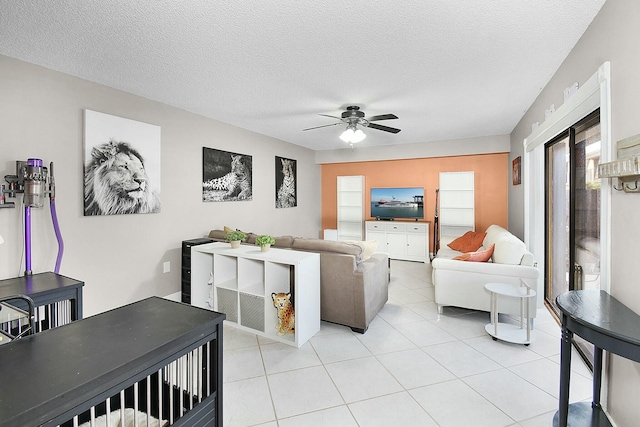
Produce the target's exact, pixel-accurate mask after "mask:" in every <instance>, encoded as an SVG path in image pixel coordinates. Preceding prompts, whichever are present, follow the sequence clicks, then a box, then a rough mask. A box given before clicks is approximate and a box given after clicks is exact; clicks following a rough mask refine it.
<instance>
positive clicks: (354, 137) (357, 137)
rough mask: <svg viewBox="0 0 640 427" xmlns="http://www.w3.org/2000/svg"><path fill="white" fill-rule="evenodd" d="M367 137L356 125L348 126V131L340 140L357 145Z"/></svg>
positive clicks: (343, 133)
mask: <svg viewBox="0 0 640 427" xmlns="http://www.w3.org/2000/svg"><path fill="white" fill-rule="evenodd" d="M366 137H367V135H365V133H364V132H363V131H362V129H357V128H356V126H355V125H349V126H347V129H346V130H345V131H344V132H342V135H340V139H341V140H343V141H344V142H346V143H348V144H355V143H357V142H360V141H362V140H363V139H365V138H366Z"/></svg>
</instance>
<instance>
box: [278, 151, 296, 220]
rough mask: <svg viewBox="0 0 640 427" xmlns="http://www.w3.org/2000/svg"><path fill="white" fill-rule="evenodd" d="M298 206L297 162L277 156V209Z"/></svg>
mask: <svg viewBox="0 0 640 427" xmlns="http://www.w3.org/2000/svg"><path fill="white" fill-rule="evenodd" d="M296 206H298V199H297V193H296V161H295V160H292V159H285V158H283V157H278V156H276V208H294V207H296Z"/></svg>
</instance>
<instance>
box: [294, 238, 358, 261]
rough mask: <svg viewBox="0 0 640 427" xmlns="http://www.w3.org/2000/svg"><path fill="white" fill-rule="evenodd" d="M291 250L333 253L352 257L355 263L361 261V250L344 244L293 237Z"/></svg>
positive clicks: (356, 246) (355, 246)
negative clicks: (354, 258)
mask: <svg viewBox="0 0 640 427" xmlns="http://www.w3.org/2000/svg"><path fill="white" fill-rule="evenodd" d="M291 249H296V250H301V251H309V252H335V253H340V254H347V255H354V256H355V257H356V261H358V262H360V261H362V248H361V247H360V246H358V245H353V244H350V243H345V242H336V241H333V240H320V239H305V238H302V237H295V238H294V239H293V244H292V245H291Z"/></svg>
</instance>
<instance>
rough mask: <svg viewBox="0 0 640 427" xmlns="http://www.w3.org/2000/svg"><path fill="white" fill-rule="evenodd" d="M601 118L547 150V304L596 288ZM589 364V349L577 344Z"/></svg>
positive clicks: (567, 133)
mask: <svg viewBox="0 0 640 427" xmlns="http://www.w3.org/2000/svg"><path fill="white" fill-rule="evenodd" d="M600 154H601V142H600V115H599V111H596V112H594V113H592V114H591V115H589V116H588V117H587V118H585V119H584V120H582V121H580V122H579V123H577V124H575V125H574V126H572V127H570V128H569V129H567V130H566V131H565V132H563V133H561V134H560V135H558V136H557V137H556V138H555V139H553V140H552V141H550V142H549V143H548V144H547V145H546V162H545V163H546V207H545V210H546V224H545V227H546V250H545V252H546V253H545V258H546V263H545V265H546V272H545V273H546V274H545V300H546V302H547V303H548V305H549V306H550V307H551V309H552V310H553V311H554V312H555V313H556V314H557V315H558V316H559V312H558V309H557V307H556V305H555V299H556V297H557V296H558V295H560V294H561V293H563V292H566V291H569V290H574V289H600V180H599V179H598V178H597V175H596V171H597V169H598V164H599V162H600ZM576 344H577V345H578V349H579V350H580V351H581V353H582V354H583V356H585V359H586V360H587V361H588V362H589V363H591V359H592V349H591V346H590V345H583V344H582V343H581V342H580V340H576Z"/></svg>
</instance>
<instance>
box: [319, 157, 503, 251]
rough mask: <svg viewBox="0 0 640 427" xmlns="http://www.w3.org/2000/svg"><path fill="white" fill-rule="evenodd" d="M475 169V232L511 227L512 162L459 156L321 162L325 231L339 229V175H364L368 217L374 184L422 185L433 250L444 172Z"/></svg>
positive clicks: (430, 245)
mask: <svg viewBox="0 0 640 427" xmlns="http://www.w3.org/2000/svg"><path fill="white" fill-rule="evenodd" d="M462 171H464V172H468V171H473V172H475V174H474V176H475V202H476V205H475V214H476V230H478V231H484V230H486V229H487V227H488V226H489V225H491V224H498V225H500V226H501V227H504V228H507V227H508V190H509V178H510V177H511V166H510V164H509V154H508V153H498V154H481V155H470V156H459V157H430V158H423V159H407V160H388V161H372V162H353V163H331V164H324V165H322V229H323V230H324V229H335V228H336V227H337V209H338V207H337V197H338V196H337V177H338V176H343V175H364V177H365V187H366V189H365V218H369V217H370V216H371V213H370V212H369V210H370V208H369V206H370V200H369V190H370V188H371V187H424V203H425V205H424V206H425V207H424V215H425V218H424V221H430V223H431V224H430V230H429V233H430V234H429V240H430V242H429V247H430V250H431V251H433V219H434V213H435V202H436V200H435V198H436V188H438V185H439V179H440V178H439V177H440V175H439V174H440V172H462Z"/></svg>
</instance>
